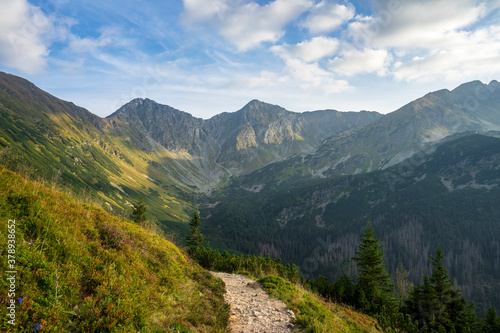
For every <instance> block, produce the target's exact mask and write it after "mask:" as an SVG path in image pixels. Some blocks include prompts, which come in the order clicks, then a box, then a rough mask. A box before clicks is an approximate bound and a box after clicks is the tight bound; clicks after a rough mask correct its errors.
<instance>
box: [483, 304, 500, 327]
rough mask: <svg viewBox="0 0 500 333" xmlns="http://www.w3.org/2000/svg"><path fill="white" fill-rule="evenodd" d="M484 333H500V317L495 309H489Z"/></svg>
mask: <svg viewBox="0 0 500 333" xmlns="http://www.w3.org/2000/svg"><path fill="white" fill-rule="evenodd" d="M483 332H484V333H498V332H500V317H498V315H497V313H496V311H495V309H494V308H492V307H491V308H489V309H488V312H486V318H485V320H484V326H483Z"/></svg>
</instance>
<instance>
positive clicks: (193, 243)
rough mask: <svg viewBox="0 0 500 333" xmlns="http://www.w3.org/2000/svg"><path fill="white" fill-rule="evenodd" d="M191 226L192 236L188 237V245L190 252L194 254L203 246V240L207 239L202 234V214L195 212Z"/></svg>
mask: <svg viewBox="0 0 500 333" xmlns="http://www.w3.org/2000/svg"><path fill="white" fill-rule="evenodd" d="M189 226H190V227H191V234H189V235H188V236H187V237H186V244H187V246H188V248H189V251H190V252H191V253H193V252H195V251H196V250H198V249H199V248H200V247H201V246H202V245H203V240H204V239H205V237H204V236H203V235H202V234H201V232H200V214H199V213H198V210H195V212H194V214H193V218H192V219H191V222H189Z"/></svg>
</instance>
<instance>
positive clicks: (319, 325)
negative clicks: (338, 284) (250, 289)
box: [260, 276, 379, 333]
mask: <svg viewBox="0 0 500 333" xmlns="http://www.w3.org/2000/svg"><path fill="white" fill-rule="evenodd" d="M260 282H261V283H262V286H263V287H264V290H266V291H267V292H268V293H269V294H270V295H271V296H273V297H276V298H278V299H280V300H282V301H284V302H285V303H286V305H287V306H288V308H290V309H291V310H293V311H294V313H295V314H296V320H297V324H299V325H300V326H301V327H303V328H305V330H306V331H307V332H315V333H316V332H318V333H319V332H379V331H378V330H377V329H376V328H375V323H376V322H375V320H374V319H373V318H371V317H369V316H367V315H364V314H361V313H359V312H355V311H352V310H350V309H348V308H346V307H345V306H342V305H338V304H334V303H330V302H326V301H324V300H321V299H320V298H319V297H317V296H315V295H314V294H312V293H310V292H308V291H306V290H304V289H302V288H299V287H298V286H296V285H294V284H292V283H290V282H288V281H285V280H284V279H282V278H280V277H276V276H268V277H265V278H263V279H261V280H260Z"/></svg>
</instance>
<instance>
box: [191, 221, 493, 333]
mask: <svg viewBox="0 0 500 333" xmlns="http://www.w3.org/2000/svg"><path fill="white" fill-rule="evenodd" d="M190 227H191V234H190V235H189V236H188V237H187V245H188V253H189V254H190V255H191V257H192V258H194V259H195V260H197V261H198V262H199V263H200V265H201V266H203V267H205V268H207V269H211V270H218V271H224V272H229V273H234V272H237V273H243V274H245V273H248V274H250V275H253V276H263V275H277V276H280V277H283V278H285V279H288V280H289V281H291V282H293V283H301V284H302V285H303V286H305V287H306V288H309V289H311V290H313V291H315V292H317V293H319V294H320V295H322V296H323V297H325V298H328V299H330V300H332V301H335V302H338V303H343V304H345V305H348V306H351V307H353V308H355V309H356V310H357V311H360V312H363V313H366V314H369V315H372V316H373V317H375V318H376V319H377V322H378V325H379V328H380V329H382V330H383V331H384V332H408V333H417V332H418V333H420V332H429V333H434V332H436V333H440V332H454V333H493V332H500V317H499V316H498V315H497V313H496V311H495V310H494V308H490V309H489V310H488V312H487V314H486V317H485V319H484V320H483V319H479V318H478V317H477V315H476V313H475V307H474V305H473V304H470V303H469V302H467V300H466V299H465V297H464V296H463V294H462V291H461V290H458V289H456V288H455V286H454V283H453V281H452V280H451V279H450V277H449V274H448V271H447V269H446V268H445V266H444V265H443V260H444V258H445V254H444V251H443V250H442V249H440V248H438V249H437V250H436V253H435V255H434V256H430V257H429V260H430V264H431V267H432V269H431V274H430V275H424V277H423V283H422V284H416V285H413V284H412V283H411V282H410V281H409V279H408V276H409V273H408V272H407V271H406V270H405V269H404V268H403V267H402V266H400V267H398V269H397V270H396V276H395V277H391V276H390V275H389V274H388V272H387V270H386V268H385V263H384V253H383V252H382V249H383V246H382V245H380V244H379V239H377V238H375V235H374V231H373V228H372V227H370V225H369V224H368V225H367V226H366V228H365V229H364V232H363V235H362V237H361V239H360V241H359V245H358V249H357V251H356V253H355V256H354V257H353V258H352V259H353V261H354V262H355V264H356V266H357V269H358V277H357V279H356V280H354V279H352V278H351V277H349V276H348V275H346V274H344V275H343V276H341V277H340V278H339V279H338V280H337V281H334V282H330V281H329V280H328V278H326V277H323V276H320V277H319V278H317V279H305V278H302V277H301V276H300V273H299V269H298V267H297V266H296V265H290V264H287V265H286V266H284V265H283V263H282V261H281V259H280V258H277V259H272V258H271V257H270V256H269V254H268V255H266V256H265V257H264V256H255V255H234V254H232V255H231V254H229V253H227V252H223V253H220V252H219V251H218V250H214V249H212V248H210V246H208V243H207V242H205V240H204V236H203V235H202V234H201V232H200V218H199V214H198V212H195V214H194V216H193V219H192V221H191V222H190ZM393 281H395V282H393Z"/></svg>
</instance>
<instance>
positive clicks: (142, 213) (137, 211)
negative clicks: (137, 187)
mask: <svg viewBox="0 0 500 333" xmlns="http://www.w3.org/2000/svg"><path fill="white" fill-rule="evenodd" d="M130 219H131V220H132V221H134V222H135V223H142V222H144V221H146V204H145V203H144V201H142V198H139V199H138V200H136V201H135V202H134V203H132V213H131V214H130Z"/></svg>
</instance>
